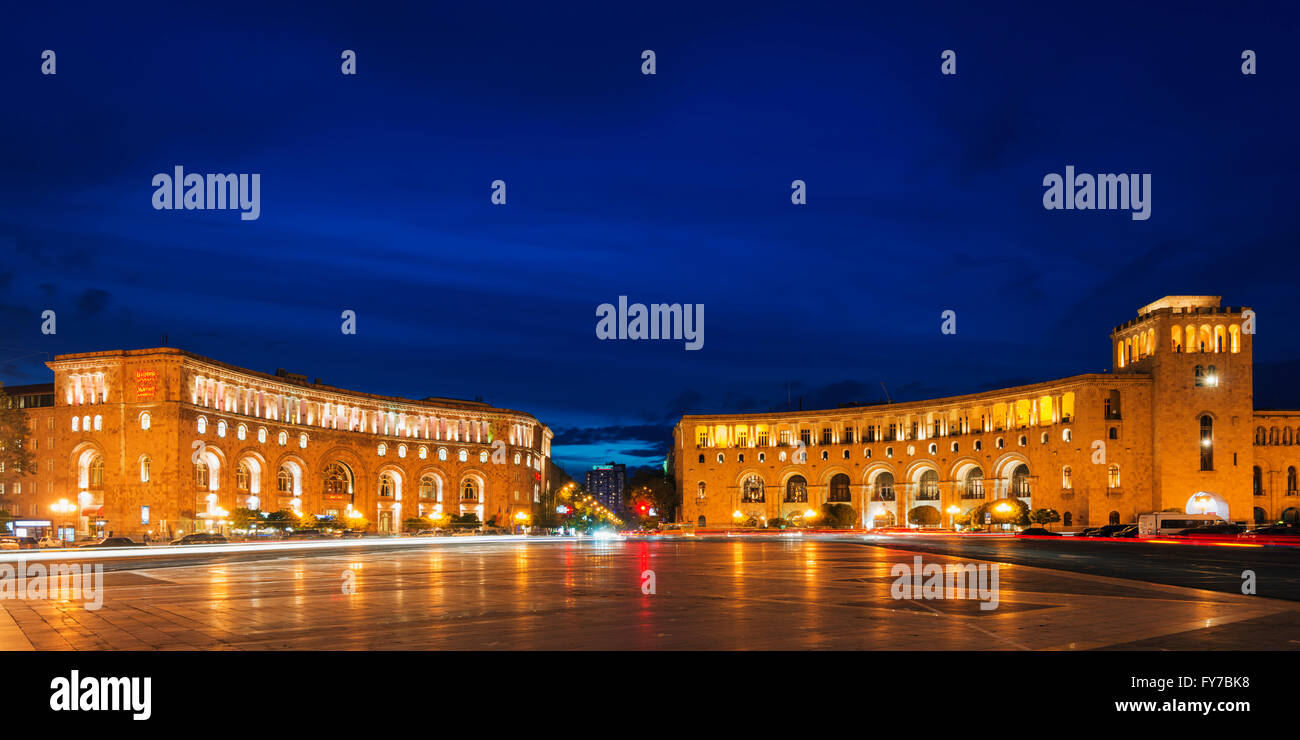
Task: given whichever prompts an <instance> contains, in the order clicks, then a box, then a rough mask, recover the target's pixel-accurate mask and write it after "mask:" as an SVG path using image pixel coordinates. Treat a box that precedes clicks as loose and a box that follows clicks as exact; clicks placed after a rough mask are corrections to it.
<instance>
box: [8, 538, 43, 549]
mask: <svg viewBox="0 0 1300 740" xmlns="http://www.w3.org/2000/svg"><path fill="white" fill-rule="evenodd" d="M39 547H40V544H39V543H37V542H36V538H34V537H0V550H36V549H38V548H39Z"/></svg>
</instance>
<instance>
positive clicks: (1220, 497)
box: [672, 296, 1300, 529]
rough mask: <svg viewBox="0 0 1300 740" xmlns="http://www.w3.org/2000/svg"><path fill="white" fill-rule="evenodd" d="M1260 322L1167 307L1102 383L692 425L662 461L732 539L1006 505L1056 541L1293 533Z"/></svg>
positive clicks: (1292, 421)
mask: <svg viewBox="0 0 1300 740" xmlns="http://www.w3.org/2000/svg"><path fill="white" fill-rule="evenodd" d="M1253 316H1254V315H1253V313H1252V312H1249V310H1248V309H1245V308H1234V307H1226V306H1220V305H1219V297H1218V296H1168V297H1165V298H1162V299H1160V300H1158V301H1155V302H1154V303H1151V304H1149V305H1147V306H1143V307H1142V308H1140V309H1139V310H1138V315H1137V317H1136V318H1134V319H1132V320H1130V321H1127V322H1125V323H1124V324H1121V325H1120V326H1117V327H1115V328H1114V330H1113V331H1112V332H1111V347H1112V351H1111V357H1112V360H1113V371H1112V372H1109V373H1093V374H1086V375H1076V376H1073V377H1069V378H1063V379H1060V380H1053V381H1048V382H1044V383H1036V384H1033V385H1025V386H1019V387H1015V388H1006V389H1002V390H996V391H989V392H984V393H976V394H970V395H964V396H955V397H951V398H940V399H934V400H928V401H916V402H909V403H893V404H881V405H872V406H856V407H851V408H840V409H833V410H823V411H797V412H785V413H768V414H727V415H690V416H685V417H683V418H682V419H681V421H680V422H678V424H677V426H676V428H675V429H674V439H673V449H672V458H673V459H672V467H673V469H674V471H675V474H676V476H677V481H678V485H679V486H680V490H681V491H682V510H683V520H684V521H688V522H692V523H695V524H697V525H703V526H730V525H731V524H732V523H733V522H735V521H743V520H748V519H749V518H751V517H753V518H755V519H758V520H760V521H762V520H766V519H771V518H775V517H781V518H784V519H789V518H791V517H798V516H799V515H800V514H802V513H803V512H805V511H808V510H815V509H817V508H818V507H819V506H820V505H821V504H823V503H826V502H841V503H845V504H849V505H851V506H852V507H853V508H854V509H855V510H856V511H857V512H858V514H859V516H860V519H861V525H862V526H864V527H877V526H885V525H904V524H908V523H909V521H910V519H909V517H908V514H909V512H911V511H912V510H913V509H915V508H917V507H933V508H934V509H936V510H938V513H939V516H938V521H940V522H941V523H942V524H943V525H945V526H946V525H949V524H950V523H951V521H952V519H951V517H952V515H953V514H954V513H956V514H962V513H965V512H968V511H969V510H970V509H972V508H973V507H974V506H976V505H978V504H981V503H983V502H985V501H988V500H990V499H998V498H1007V497H1017V498H1019V499H1021V500H1023V501H1024V502H1025V503H1026V504H1028V505H1029V507H1030V508H1031V509H1036V508H1052V509H1055V510H1057V511H1058V512H1059V513H1060V515H1061V517H1062V521H1061V523H1060V526H1062V527H1064V528H1067V529H1078V528H1081V527H1083V526H1096V525H1101V524H1107V523H1131V522H1135V521H1136V520H1137V517H1138V516H1139V515H1140V514H1143V513H1148V512H1152V511H1161V510H1165V509H1176V510H1178V511H1188V512H1192V513H1201V512H1218V513H1220V514H1221V515H1223V516H1225V517H1226V518H1229V519H1230V520H1232V521H1241V522H1251V521H1254V522H1265V521H1275V520H1279V519H1286V520H1291V521H1295V520H1297V518H1298V517H1300V495H1298V494H1297V485H1296V484H1297V480H1296V469H1297V467H1298V466H1300V411H1286V412H1281V411H1278V412H1272V411H1256V410H1255V409H1254V406H1253V392H1252V391H1253V389H1252V350H1253V340H1254V336H1253ZM1252 481H1253V482H1252ZM928 518H929V519H931V520H934V518H935V517H934V515H933V514H930V515H929V517H928Z"/></svg>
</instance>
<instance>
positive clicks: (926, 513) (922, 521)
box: [907, 505, 942, 527]
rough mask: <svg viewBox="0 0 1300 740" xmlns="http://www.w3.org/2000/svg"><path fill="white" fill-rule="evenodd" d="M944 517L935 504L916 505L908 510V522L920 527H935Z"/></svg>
mask: <svg viewBox="0 0 1300 740" xmlns="http://www.w3.org/2000/svg"><path fill="white" fill-rule="evenodd" d="M941 520H942V517H941V516H940V515H939V510H938V509H936V508H934V507H933V506H925V505H922V506H916V507H913V508H912V510H911V511H908V512H907V522H908V523H909V524H915V525H917V526H920V527H933V526H936V525H938V524H939V523H940V521H941Z"/></svg>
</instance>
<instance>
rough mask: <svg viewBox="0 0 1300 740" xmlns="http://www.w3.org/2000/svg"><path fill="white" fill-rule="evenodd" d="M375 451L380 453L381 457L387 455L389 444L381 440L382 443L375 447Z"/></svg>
mask: <svg viewBox="0 0 1300 740" xmlns="http://www.w3.org/2000/svg"><path fill="white" fill-rule="evenodd" d="M375 452H376V453H378V454H379V456H380V457H383V456H384V455H387V454H388V445H386V444H384V443H383V442H380V443H379V446H378V447H376V448H375Z"/></svg>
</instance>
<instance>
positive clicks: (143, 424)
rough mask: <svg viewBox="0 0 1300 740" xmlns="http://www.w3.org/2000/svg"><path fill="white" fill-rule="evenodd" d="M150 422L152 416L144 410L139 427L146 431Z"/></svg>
mask: <svg viewBox="0 0 1300 740" xmlns="http://www.w3.org/2000/svg"><path fill="white" fill-rule="evenodd" d="M151 423H152V418H151V417H150V416H149V412H148V411H145V412H144V413H142V414H140V428H141V429H143V430H145V431H146V432H147V431H149V425H150V424H151ZM73 431H76V430H75V429H74V430H73Z"/></svg>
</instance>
